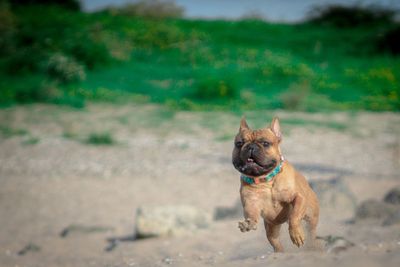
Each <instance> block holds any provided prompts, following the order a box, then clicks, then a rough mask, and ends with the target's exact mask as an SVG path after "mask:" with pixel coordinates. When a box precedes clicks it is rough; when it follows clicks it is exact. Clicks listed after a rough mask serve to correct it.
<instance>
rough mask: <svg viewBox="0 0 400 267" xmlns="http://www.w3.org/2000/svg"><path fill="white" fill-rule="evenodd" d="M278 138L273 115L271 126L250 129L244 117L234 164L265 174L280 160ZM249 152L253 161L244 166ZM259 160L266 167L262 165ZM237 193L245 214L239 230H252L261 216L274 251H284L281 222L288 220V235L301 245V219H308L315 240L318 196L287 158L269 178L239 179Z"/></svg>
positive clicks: (279, 138) (296, 243)
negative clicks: (280, 237)
mask: <svg viewBox="0 0 400 267" xmlns="http://www.w3.org/2000/svg"><path fill="white" fill-rule="evenodd" d="M281 140H282V135H281V131H280V126H279V121H278V119H274V120H273V121H272V124H271V126H270V127H266V128H264V129H260V130H254V131H253V130H251V129H250V128H249V126H248V125H247V123H246V121H245V119H244V118H243V119H242V121H241V125H240V130H239V133H238V134H237V136H236V138H235V148H234V150H233V155H232V161H233V163H234V165H235V167H236V168H237V169H238V170H239V171H242V173H244V174H245V175H247V176H250V177H253V178H257V176H258V178H260V177H265V174H267V173H268V172H269V171H271V169H273V168H274V167H275V166H276V165H277V164H279V162H280V160H281V151H280V148H279V144H280V142H281ZM251 144H252V145H251ZM249 147H251V149H250V150H251V152H248V151H249ZM249 153H250V154H249ZM253 154H254V155H253ZM249 155H252V156H251V157H254V161H255V162H252V161H253V160H251V162H250V163H251V164H250V163H249V166H246V164H247V163H246V160H247V162H249V160H248V159H246V157H249ZM255 163H257V165H256V164H255ZM258 164H259V165H260V166H267V167H265V169H264V167H260V166H259V165H258ZM242 166H246V167H245V168H246V172H243V170H244V169H243V167H242ZM264 171H265V173H263V172H264ZM249 173H250V175H249ZM258 174H262V175H258ZM240 196H241V201H242V204H243V210H244V218H245V220H244V221H242V222H239V228H240V230H241V231H242V232H246V231H249V230H255V229H256V227H257V223H258V220H259V218H260V217H261V218H262V219H263V220H264V225H265V230H266V234H267V238H268V240H269V242H270V243H271V245H272V247H273V248H274V251H275V252H282V251H283V247H282V245H281V242H280V240H279V232H280V228H281V225H282V224H283V223H284V222H288V224H289V235H290V238H291V240H292V242H293V243H294V244H295V245H296V246H298V247H300V246H302V245H303V244H304V241H305V234H304V230H303V226H302V223H301V221H302V220H305V221H306V222H307V223H308V226H309V227H308V229H309V233H310V235H309V237H310V240H311V241H312V242H314V241H315V237H316V228H317V224H318V216H319V205H318V199H317V196H316V194H315V193H314V192H313V191H312V189H311V188H310V186H309V184H308V182H307V181H306V179H305V178H304V176H303V175H301V174H300V173H299V172H297V171H296V170H295V168H294V167H293V166H292V165H291V164H290V163H289V162H287V161H286V160H285V161H284V162H283V165H282V170H281V172H280V173H278V174H277V175H276V176H275V177H274V178H273V179H272V180H270V181H268V182H262V183H258V184H246V183H244V182H243V181H242V184H241V187H240Z"/></svg>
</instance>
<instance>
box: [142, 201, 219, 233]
mask: <svg viewBox="0 0 400 267" xmlns="http://www.w3.org/2000/svg"><path fill="white" fill-rule="evenodd" d="M210 224H211V217H210V216H209V214H207V213H205V212H202V211H200V210H198V209H196V208H194V207H191V206H184V205H182V206H157V207H151V206H142V207H139V208H138V209H137V212H136V223H135V226H136V237H137V238H148V237H157V236H170V235H182V234H188V233H191V232H193V231H195V230H197V229H204V228H208V227H209V226H210Z"/></svg>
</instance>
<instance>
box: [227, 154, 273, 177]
mask: <svg viewBox="0 0 400 267" xmlns="http://www.w3.org/2000/svg"><path fill="white" fill-rule="evenodd" d="M276 164H277V161H276V160H275V159H272V160H268V161H267V162H260V161H258V160H257V159H255V158H253V157H248V158H247V159H246V160H244V161H243V160H242V161H240V162H238V164H235V163H234V165H235V168H236V169H237V170H238V171H240V172H241V173H243V174H246V175H250V176H261V175H264V174H267V173H268V172H270V171H271V170H272V169H273V168H275V166H276Z"/></svg>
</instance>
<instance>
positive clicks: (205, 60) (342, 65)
mask: <svg viewBox="0 0 400 267" xmlns="http://www.w3.org/2000/svg"><path fill="white" fill-rule="evenodd" d="M151 14H153V15H154V13H151ZM165 17H167V18H165ZM341 23H342V22H341ZM398 28H399V25H396V24H395V23H394V22H391V21H390V20H389V21H385V20H382V18H381V17H379V23H367V24H365V25H364V24H360V25H358V24H356V25H355V26H351V25H346V27H337V25H332V24H331V23H316V22H315V18H314V20H313V21H310V22H307V23H303V24H296V25H285V24H274V23H267V22H264V21H261V20H241V21H225V20H211V21H210V20H207V21H206V20H189V19H182V18H170V17H169V18H168V16H160V17H159V18H157V17H156V18H155V17H154V16H150V17H147V16H135V15H132V13H129V14H125V13H124V12H120V11H118V10H116V9H109V10H104V11H101V12H97V13H90V14H88V13H83V12H80V11H78V10H74V9H71V8H63V7H60V6H38V5H26V4H25V5H10V4H7V3H6V2H0V104H1V105H2V106H7V105H12V104H16V103H32V102H48V103H56V104H63V105H70V106H74V107H84V106H85V103H86V102H87V101H108V102H116V103H122V102H130V101H132V102H152V103H160V104H163V105H166V106H167V107H169V108H172V109H187V110H210V109H213V110H243V109H253V110H254V109H276V108H283V109H293V110H304V111H321V110H360V109H365V110H374V111H385V110H391V111H398V110H400V86H399V79H400V58H399V57H397V56H395V55H393V53H395V52H396V51H395V50H393V49H391V46H390V45H389V46H387V44H386V43H385V40H387V39H388V38H389V39H390V38H392V39H393V38H394V40H396V37H391V35H390V34H392V35H393V34H396V30H397V29H398ZM398 32H399V31H398V30H397V34H398ZM397 36H398V35H397ZM385 38H386V39H385ZM392 39H390V40H392ZM397 39H398V38H397ZM385 45H386V46H385ZM394 47H397V46H394Z"/></svg>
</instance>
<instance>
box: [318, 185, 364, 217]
mask: <svg viewBox="0 0 400 267" xmlns="http://www.w3.org/2000/svg"><path fill="white" fill-rule="evenodd" d="M310 186H311V188H312V189H313V190H314V192H315V193H316V194H317V196H318V200H319V204H320V210H321V213H324V214H325V215H332V214H334V216H335V218H336V219H348V218H351V217H352V216H353V214H354V210H355V208H356V206H357V201H356V197H355V195H354V194H353V192H352V191H351V190H350V189H349V188H348V186H347V185H346V183H345V182H344V181H343V180H342V179H340V178H333V179H330V180H312V181H310Z"/></svg>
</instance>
